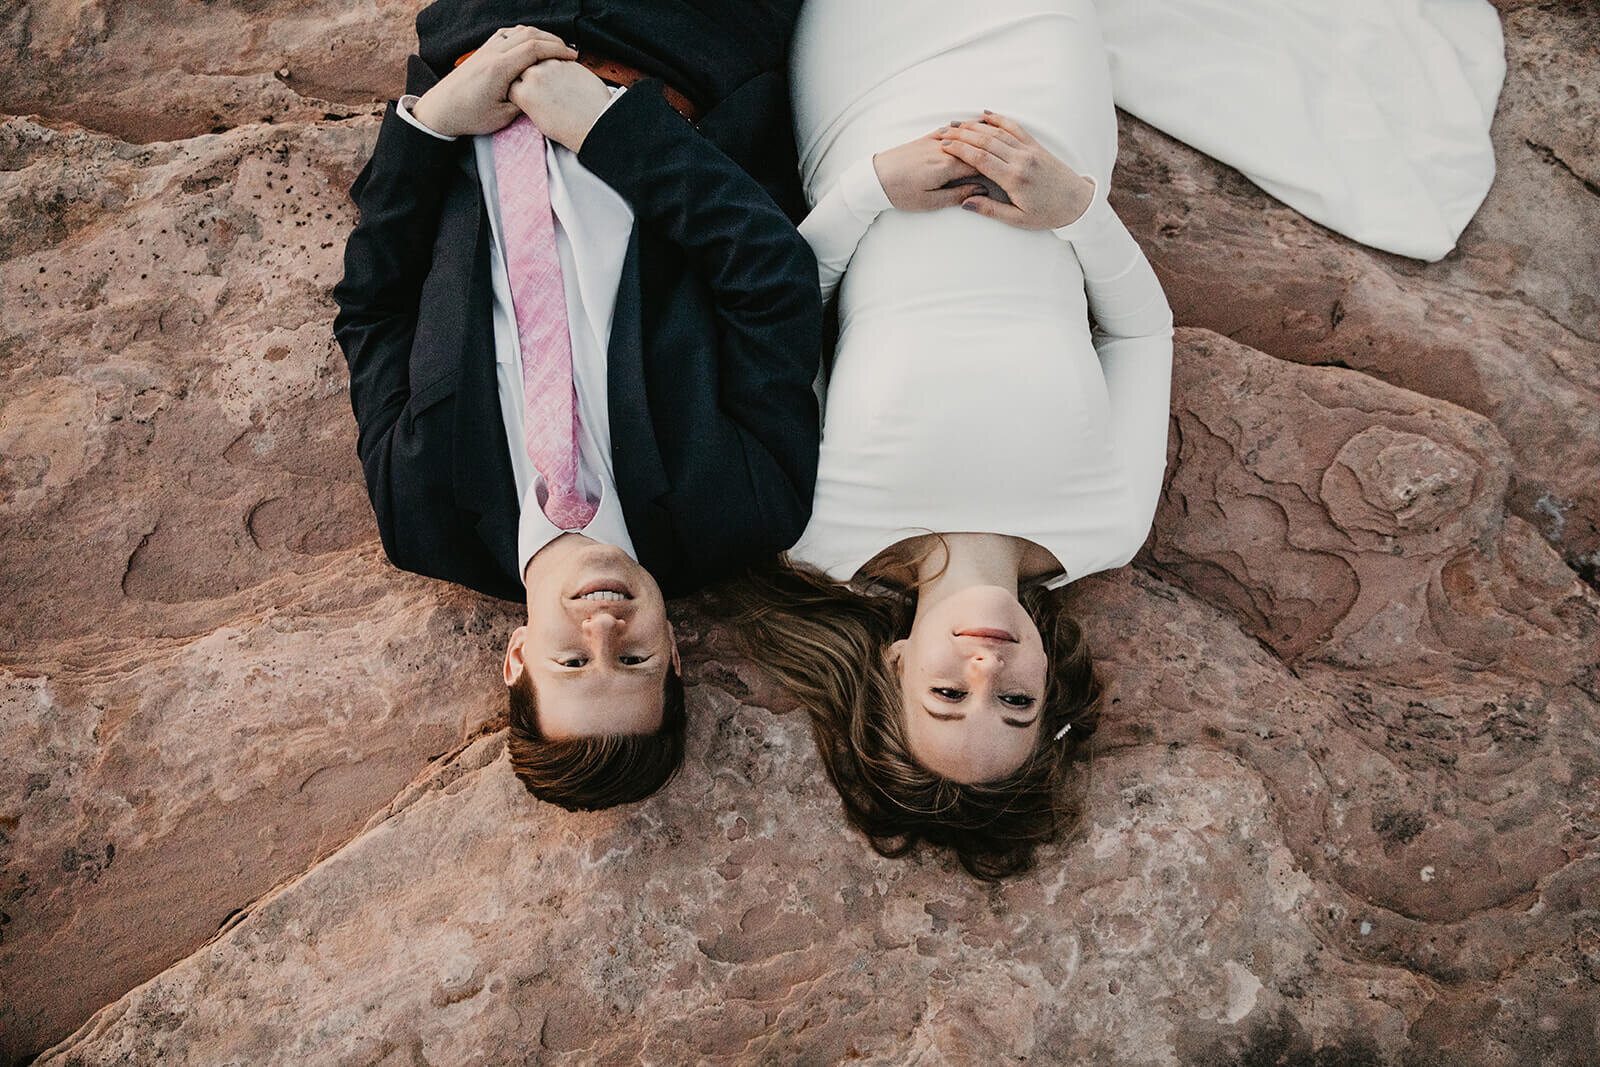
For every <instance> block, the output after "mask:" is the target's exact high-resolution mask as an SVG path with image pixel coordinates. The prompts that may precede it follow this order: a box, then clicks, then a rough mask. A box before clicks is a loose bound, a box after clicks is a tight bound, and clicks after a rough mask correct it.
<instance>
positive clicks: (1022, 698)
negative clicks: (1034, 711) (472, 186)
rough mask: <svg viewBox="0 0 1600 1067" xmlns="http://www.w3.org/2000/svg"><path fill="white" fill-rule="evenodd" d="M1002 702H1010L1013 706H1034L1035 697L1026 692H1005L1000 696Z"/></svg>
mask: <svg viewBox="0 0 1600 1067" xmlns="http://www.w3.org/2000/svg"><path fill="white" fill-rule="evenodd" d="M1000 702H1001V703H1002V704H1009V705H1011V706H1012V707H1013V708H1031V707H1033V698H1032V697H1031V696H1028V695H1027V694H1026V693H1005V694H1002V695H1001V697H1000Z"/></svg>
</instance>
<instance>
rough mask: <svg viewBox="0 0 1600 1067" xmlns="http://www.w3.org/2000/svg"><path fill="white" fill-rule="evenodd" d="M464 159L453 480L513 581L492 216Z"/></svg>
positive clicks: (516, 509) (459, 500) (512, 499)
mask: <svg viewBox="0 0 1600 1067" xmlns="http://www.w3.org/2000/svg"><path fill="white" fill-rule="evenodd" d="M466 160H467V163H466V167H467V169H468V170H469V171H470V172H471V173H472V178H473V180H472V187H473V193H474V198H473V203H474V204H475V205H476V210H475V211H473V212H471V213H470V218H469V225H470V230H468V229H467V228H466V227H463V230H465V231H466V232H470V233H472V234H473V235H474V236H473V238H472V240H473V244H474V247H473V253H472V260H471V263H472V266H471V272H470V275H469V276H468V278H467V285H466V287H465V292H464V294H463V295H464V298H465V299H464V300H463V302H462V314H461V329H460V333H459V338H460V340H459V353H460V361H461V378H460V381H459V382H458V384H457V386H456V402H455V434H454V436H455V448H454V455H453V457H452V462H453V468H452V481H453V483H454V486H455V497H456V505H457V506H458V507H460V508H461V509H462V510H464V511H468V512H472V513H474V514H476V515H477V516H478V522H477V531H478V536H479V537H481V538H482V539H483V542H484V544H486V545H488V546H489V550H490V552H492V553H493V554H494V557H495V559H497V560H499V561H501V563H502V564H503V565H504V566H505V567H506V569H507V572H508V573H509V574H511V575H513V576H516V574H517V564H516V560H517V520H518V516H519V514H520V511H521V506H522V505H521V502H520V501H519V500H518V499H517V483H516V476H515V475H514V474H513V473H512V470H511V456H510V454H509V452H508V451H507V448H508V445H507V443H506V428H505V420H504V419H503V418H502V417H501V415H500V387H499V383H498V381H497V380H496V377H495V356H494V330H493V326H492V322H493V290H492V286H491V284H490V281H489V218H488V215H487V214H486V213H485V211H484V208H483V194H482V191H481V188H480V187H479V186H478V183H477V170H476V168H475V167H474V166H473V164H472V163H471V160H472V155H471V153H468V154H467V155H466ZM463 235H464V236H465V233H464V234H463Z"/></svg>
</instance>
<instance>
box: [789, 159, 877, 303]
mask: <svg viewBox="0 0 1600 1067" xmlns="http://www.w3.org/2000/svg"><path fill="white" fill-rule="evenodd" d="M890 206H891V205H890V203H889V196H888V194H887V193H885V192H884V191H883V185H882V184H881V183H880V182H879V181H878V172H877V171H876V170H875V169H873V166H872V157H871V156H867V157H866V158H864V159H861V160H859V161H858V162H856V163H855V164H854V165H852V166H851V167H850V168H849V169H848V170H846V171H845V172H844V173H843V174H841V175H840V176H839V180H838V181H837V182H835V183H834V186H833V188H831V189H829V190H828V191H827V192H826V193H825V194H823V196H822V199H820V200H818V201H817V205H816V207H814V208H812V209H811V213H810V214H809V215H807V216H806V219H805V221H804V222H802V223H801V224H800V236H802V237H804V238H805V239H806V243H807V244H809V245H810V246H811V251H812V252H813V253H814V254H815V255H816V257H817V279H818V281H819V282H821V284H822V301H823V303H827V301H828V298H829V297H831V296H832V295H833V293H834V290H835V289H837V288H838V287H839V279H840V278H841V277H843V275H844V270H845V268H846V267H847V266H849V265H850V257H851V256H853V255H855V253H856V246H857V245H859V244H860V243H861V238H862V237H863V236H864V235H865V234H866V232H867V227H869V226H871V225H872V222H873V220H874V219H876V218H877V217H878V216H879V214H881V213H882V212H884V211H887V210H889V208H890Z"/></svg>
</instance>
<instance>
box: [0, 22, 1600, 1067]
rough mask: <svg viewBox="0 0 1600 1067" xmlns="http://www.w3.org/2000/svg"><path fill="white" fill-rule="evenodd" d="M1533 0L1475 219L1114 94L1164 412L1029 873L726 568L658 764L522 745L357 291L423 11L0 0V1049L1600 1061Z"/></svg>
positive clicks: (1583, 25)
mask: <svg viewBox="0 0 1600 1067" xmlns="http://www.w3.org/2000/svg"><path fill="white" fill-rule="evenodd" d="M1497 6H1498V7H1499V9H1500V11H1501V13H1502V16H1503V18H1504V21H1505V25H1506V32H1507V41H1508V57H1509V60H1510V62H1509V74H1508V83H1507V89H1506V92H1505V94H1504V96H1503V98H1502V103H1501V108H1500V113H1499V116H1498V118H1497V121H1496V126H1495V137H1496V145H1497V151H1498V155H1499V159H1500V177H1499V179H1498V180H1497V183H1496V185H1495V188H1494V189H1493V191H1492V192H1491V194H1490V197H1489V200H1488V202H1487V203H1486V205H1485V207H1484V210H1483V212H1482V213H1481V214H1480V216H1479V217H1478V219H1477V220H1475V222H1474V223H1473V225H1472V227H1471V228H1469V230H1468V231H1467V233H1466V235H1465V236H1464V238H1463V240H1462V243H1461V247H1460V249H1459V250H1458V251H1457V252H1456V253H1454V254H1452V255H1451V256H1450V257H1449V258H1447V259H1446V260H1445V261H1444V262H1442V263H1439V264H1432V265H1422V264H1416V263H1412V262H1409V261H1405V260H1400V259H1397V258H1395V257H1392V256H1387V255H1383V254H1381V253H1375V252H1371V251H1369V250H1366V249H1363V248H1360V247H1358V246H1355V245H1352V244H1351V243H1350V242H1348V241H1345V240H1343V239H1341V238H1339V237H1336V236H1334V235H1332V234H1330V233H1328V232H1327V231H1324V230H1322V229H1321V228H1319V227H1317V226H1315V225H1314V224H1312V223H1309V222H1307V221H1305V220H1304V219H1301V218H1300V217H1299V216H1297V215H1295V214H1294V213H1293V212H1291V211H1289V210H1288V209H1286V208H1283V207H1282V206H1280V205H1277V204H1275V203H1274V202H1273V201H1271V200H1270V199H1269V198H1267V197H1266V196H1265V195H1264V194H1262V193H1260V192H1259V191H1257V190H1255V189H1254V188H1253V187H1252V186H1250V185H1249V184H1248V183H1247V182H1245V181H1244V180H1243V179H1241V178H1240V177H1239V176H1238V175H1236V174H1234V173H1233V172H1231V171H1229V170H1227V169H1226V168H1223V167H1221V166H1219V165H1217V164H1215V163H1212V162H1210V161H1208V160H1206V159H1205V158H1203V157H1201V156H1199V155H1197V154H1196V153H1194V152H1192V151H1191V150H1189V149H1187V148H1185V147H1183V146H1181V145H1177V144H1175V143H1173V142H1171V141H1170V140H1168V139H1166V138H1164V137H1163V136H1161V135H1160V134H1159V133H1156V132H1155V131H1153V130H1151V129H1149V128H1148V127H1144V126H1142V125H1140V124H1139V123H1137V122H1135V121H1133V120H1131V119H1126V118H1125V119H1124V123H1123V152H1122V158H1121V164H1120V166H1119V173H1118V182H1119V185H1118V188H1117V189H1115V190H1114V191H1113V194H1112V197H1113V203H1114V205H1115V206H1116V207H1117V208H1118V210H1119V211H1120V212H1121V213H1122V214H1123V216H1124V218H1125V219H1127V220H1128V222H1129V225H1130V228H1132V229H1133V230H1134V232H1135V234H1136V235H1137V236H1138V237H1139V238H1140V240H1141V242H1142V243H1143V244H1144V246H1145V248H1146V249H1147V250H1148V251H1149V253H1150V255H1151V258H1152V260H1153V261H1154V262H1155V264H1156V266H1157V269H1158V271H1159V272H1160V273H1161V275H1162V277H1163V280H1164V281H1165V282H1166V284H1167V286H1168V291H1169V295H1170V296H1171V298H1172V301H1173V304H1174V308H1175V309H1176V312H1177V316H1178V320H1179V322H1180V324H1182V326H1183V327H1184V328H1182V329H1180V331H1179V337H1178V355H1177V363H1176V371H1175V382H1174V398H1173V422H1172V433H1171V438H1170V442H1169V447H1170V455H1171V458H1172V463H1171V465H1170V471H1169V481H1168V485H1167V487H1166V491H1165V494H1164V498H1163V503H1162V507H1161V510H1160V513H1159V515H1158V518H1157V523H1156V530H1155V533H1154V535H1153V537H1152V539H1151V542H1150V543H1149V545H1148V546H1147V548H1146V550H1145V552H1144V553H1143V554H1141V556H1140V558H1139V559H1138V560H1137V561H1136V563H1135V565H1134V566H1133V567H1132V568H1129V569H1127V570H1125V571H1122V572H1120V573H1117V574H1114V575H1108V576H1100V577H1096V578H1093V579H1089V580H1086V581H1084V582H1081V583H1078V584H1077V585H1075V586H1074V587H1072V591H1071V593H1070V595H1071V597H1072V601H1073V604H1074V607H1075V609H1076V610H1077V611H1078V612H1079V614H1080V615H1081V616H1082V617H1083V619H1084V621H1085V623H1086V625H1087V627H1088V628H1089V631H1090V634H1091V636H1092V639H1093V641H1094V645H1095V647H1096V650H1097V652H1098V654H1099V657H1100V660H1101V662H1102V664H1103V665H1104V670H1105V674H1106V676H1107V678H1108V680H1109V682H1110V692H1109V698H1108V701H1107V704H1106V708H1105V712H1104V718H1103V724H1102V727H1101V730H1100V732H1099V733H1098V734H1097V735H1096V740H1095V751H1094V755H1093V759H1092V760H1091V762H1090V763H1089V765H1088V767H1087V769H1086V771H1085V773H1084V774H1083V775H1082V776H1081V778H1080V780H1079V781H1078V782H1077V783H1076V786H1075V788H1076V790H1077V792H1078V793H1079V794H1080V800H1081V804H1082V806H1083V810H1084V813H1085V814H1084V819H1083V824H1082V827H1081V829H1080V831H1079V832H1078V833H1076V834H1075V835H1073V836H1072V837H1070V838H1068V839H1067V840H1064V841H1063V842H1061V843H1060V844H1059V845H1057V846H1055V847H1052V848H1050V849H1047V850H1045V852H1044V853H1043V854H1042V856H1041V860H1040V865H1039V868H1038V870H1036V871H1035V872H1033V873H1032V874H1030V875H1028V876H1026V877H1023V878H1020V879H1017V880H1014V881H1012V882H1010V883H1007V884H1004V885H1000V886H986V885H983V884H980V883H976V882H973V881H972V880H970V879H968V878H966V877H965V876H964V875H962V874H961V873H960V872H959V869H957V868H956V867H955V866H954V865H953V864H951V863H948V862H945V861H944V860H942V859H941V858H940V857H938V856H933V855H928V856H921V857H918V858H916V859H913V860H910V861H886V860H882V859H880V858H878V857H877V856H875V855H874V854H872V853H871V852H870V851H869V850H868V849H867V848H866V846H865V845H864V844H863V843H862V841H861V840H860V838H859V837H858V836H857V835H855V834H854V833H852V832H851V831H850V830H848V829H847V828H846V827H845V826H844V824H843V822H842V819H841V817H840V814H839V810H838V804H837V800H836V798H835V797H834V796H833V795H832V793H831V789H830V787H829V786H828V785H827V784H826V780H825V779H824V778H823V776H822V772H821V768H820V765H819V764H818V761H817V760H816V758H815V756H814V754H813V752H812V750H811V742H810V739H809V736H808V733H807V730H806V727H805V724H804V721H803V719H802V718H801V717H800V716H799V715H796V714H794V713H792V712H791V713H775V712H774V711H772V710H770V709H772V708H774V707H782V706H783V703H784V702H783V699H782V695H781V694H779V693H776V692H774V691H773V690H772V689H771V687H770V686H769V684H768V683H767V682H766V681H765V679H764V678H763V677H762V676H761V674H760V672H759V670H758V669H757V667H756V666H755V665H753V664H750V663H747V662H742V661H740V660H738V659H737V658H736V657H734V656H733V655H732V654H731V652H730V651H729V648H730V642H729V640H728V635H727V632H726V629H725V627H724V625H723V624H722V623H721V622H719V621H718V619H717V617H716V616H715V614H714V612H713V611H711V610H709V608H708V604H707V602H704V601H694V602H688V603H684V604H679V605H675V607H674V616H675V620H676V623H677V626H678V629H679V633H680V636H681V637H682V638H683V641H684V646H685V647H684V652H685V658H686V666H687V679H688V681H689V684H690V688H689V700H690V708H691V714H692V720H693V724H692V727H691V745H690V757H689V759H688V761H687V764H686V766H685V768H684V772H683V774H682V775H681V776H680V777H679V778H678V780H677V781H676V782H675V783H674V784H673V785H672V786H671V787H670V788H669V789H667V790H666V791H664V792H663V793H662V794H660V795H659V796H657V797H656V798H653V799H652V800H650V801H648V802H646V803H645V804H641V805H636V806H633V807H630V808H626V809H622V810H616V811H612V812H607V813H600V814H593V815H571V814H567V813H565V812H561V811H559V810H557V809H553V808H549V807H546V806H543V805H540V804H538V803H537V802H535V801H533V800H532V799H531V798H530V797H528V796H527V795H526V793H525V792H523V791H522V790H521V788H520V786H519V785H518V784H517V782H516V781H515V779H514V778H513V776H512V775H511V773H510V771H509V769H508V766H507V763H506V759H505V756H504V751H503V750H504V741H503V733H502V732H500V730H499V729H498V726H499V722H498V720H497V716H499V714H500V711H501V707H502V703H501V698H500V696H499V692H498V689H499V687H498V684H497V682H496V679H495V673H494V668H495V664H496V662H497V659H498V655H499V649H500V647H501V643H502V642H503V639H504V635H505V633H506V632H507V630H508V629H509V626H510V625H511V620H512V619H513V617H514V616H513V611H512V609H511V607H510V606H508V605H502V604H499V603H495V602H491V601H489V600H486V599H484V598H481V597H478V596H476V595H474V594H470V593H466V592H462V591H458V590H452V589H450V588H448V587H446V586H444V585H442V584H439V583H434V582H430V581H427V580H424V579H420V578H415V577H411V576H405V575H401V574H399V573H397V572H395V571H394V570H393V569H392V568H390V567H389V566H388V565H387V564H386V563H385V562H384V560H383V558H382V552H381V550H380V548H379V546H378V542H377V536H376V530H375V527H374V525H373V522H372V520H371V518H370V513H369V511H368V509H367V504H366V500H365V495H364V493H363V491H362V486H361V482H360V472H359V468H358V466H357V464H356V462H355V456H354V424H353V420H352V419H351V418H350V414H349V408H348V400H347V397H346V395H345V382H346V376H345V372H344V368H343V362H342V359H341V358H340V355H339V352H338V350H337V347H336V346H335V345H334V343H333V340H332V337H331V332H330V329H329V324H330V322H331V318H332V313H333V311H332V304H331V301H330V300H329V298H328V290H329V288H330V287H331V285H332V284H333V282H334V281H335V280H336V279H337V277H338V275H339V272H340V267H339V254H340V251H341V249H342V246H343V240H344V236H345V234H346V233H347V232H348V228H349V226H350V225H351V222H352V218H353V216H352V212H351V209H350V208H349V206H348V203H347V201H346V200H345V197H344V190H345V189H346V188H347V186H348V185H349V182H350V180H351V179H352V178H353V177H354V175H355V173H356V170H357V169H358V168H359V166H360V164H361V162H362V160H363V159H364V157H365V154H366V153H367V152H368V151H369V150H370V146H371V142H372V138H373V136H374V135H375V132H376V127H377V121H376V115H377V109H376V105H375V101H376V100H378V99H379V98H380V97H382V96H383V95H385V94H387V93H389V92H392V91H394V90H395V88H396V87H397V85H398V80H399V76H400V60H401V58H402V57H403V55H404V52H405V51H406V48H407V43H408V39H409V35H410V27H411V20H412V18H413V16H414V14H415V6H414V5H410V6H401V5H396V4H392V3H387V2H377V3H370V2H369V3H361V4H356V5H348V4H333V3H328V2H326V0H305V2H301V3H296V4H286V5H263V4H260V3H256V2H253V0H215V2H211V3H201V2H198V0H180V2H178V3H174V4H169V5H135V4H131V3H124V2H121V0H27V2H24V3H21V4H14V5H11V6H9V7H7V8H6V9H5V10H3V11H0V49H4V55H5V58H6V60H7V62H6V63H5V64H3V65H0V109H3V110H4V112H5V115H0V312H3V314H0V543H3V544H4V546H5V549H6V550H5V551H4V552H3V553H0V603H3V604H4V606H5V610H4V611H3V612H0V1062H20V1061H26V1060H27V1059H28V1058H30V1057H32V1056H35V1055H37V1054H39V1053H41V1052H43V1051H44V1050H46V1049H47V1048H49V1051H48V1052H47V1053H45V1055H43V1057H42V1059H41V1062H44V1063H63V1064H67V1063H71V1064H91V1063H93V1064H111V1063H146V1062H152V1061H154V1060H156V1059H158V1058H161V1059H164V1060H166V1061H171V1062H179V1063H196V1064H209V1063H221V1062H239V1063H257V1062H260V1063H326V1062H338V1063H385V1064H388V1063H417V1062H427V1063H436V1064H451V1063H468V1062H491V1063H492V1062H518V1061H523V1060H542V1061H552V1062H556V1061H560V1062H568V1061H571V1062H593V1061H600V1062H632V1061H635V1060H643V1061H648V1062H658V1063H675V1062H692V1061H696V1060H706V1061H712V1062H729V1063H734V1062H740V1063H742V1062H774V1063H777V1062H783V1063H787V1062H807V1063H810V1062H816V1063H823V1062H835V1061H839V1060H855V1059H859V1060H865V1061H867V1062H881V1063H900V1062H928V1063H936V1062H951V1063H966V1062H1011V1061H1019V1062H1020V1061H1029V1062H1044V1063H1053V1062H1062V1063H1080V1062H1103V1063H1136V1064H1233V1063H1255V1064H1300V1063H1317V1064H1324V1065H1332V1064H1377V1063H1382V1064H1417V1065H1428V1064H1445V1063H1450V1064H1453V1065H1454V1064H1524V1063H1528V1064H1532V1063H1538V1064H1553V1065H1569V1064H1570V1065H1578V1064H1588V1063H1593V1062H1597V1061H1600V1023H1597V1019H1600V844H1597V842H1600V799H1597V798H1600V672H1597V663H1600V597H1597V596H1596V593H1595V590H1594V587H1593V586H1594V583H1595V581H1596V579H1597V563H1600V414H1597V405H1600V261H1597V257H1600V191H1597V190H1600V186H1597V183H1600V170H1597V164H1596V160H1597V159H1600V153H1597V151H1596V148H1597V146H1596V142H1595V137H1596V135H1595V132H1594V125H1593V122H1592V116H1593V115H1594V114H1595V113H1596V112H1597V110H1600V13H1597V12H1596V11H1595V10H1594V9H1593V8H1592V6H1591V5H1588V4H1586V3H1579V2H1570V3H1559V2H1558V3H1524V2H1518V0H1501V2H1500V3H1498V4H1497ZM75 1030H76V1032H74V1031H75ZM57 1042H60V1043H59V1044H57ZM50 1046H54V1047H53V1048H50Z"/></svg>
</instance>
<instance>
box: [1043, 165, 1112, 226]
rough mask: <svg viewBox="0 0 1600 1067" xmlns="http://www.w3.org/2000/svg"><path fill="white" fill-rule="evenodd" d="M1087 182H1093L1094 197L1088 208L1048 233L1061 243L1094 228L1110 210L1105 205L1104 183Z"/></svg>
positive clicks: (1108, 206) (1092, 180) (1091, 179)
mask: <svg viewBox="0 0 1600 1067" xmlns="http://www.w3.org/2000/svg"><path fill="white" fill-rule="evenodd" d="M1089 180H1090V181H1091V182H1094V196H1093V197H1092V198H1091V199H1090V200H1089V206H1088V207H1086V208H1084V209H1083V214H1082V215H1079V216H1078V217H1077V218H1076V219H1074V220H1073V221H1071V222H1069V223H1067V224H1066V225H1065V226H1057V227H1056V228H1055V229H1053V230H1051V231H1050V232H1051V233H1053V234H1055V235H1056V236H1057V237H1059V238H1061V239H1062V240H1063V241H1071V240H1074V239H1075V238H1078V237H1082V236H1083V235H1084V234H1086V233H1088V232H1089V231H1090V230H1092V229H1093V228H1094V226H1095V223H1096V222H1097V221H1098V220H1099V218H1100V216H1101V215H1102V214H1104V213H1105V212H1107V211H1109V210H1111V208H1110V205H1108V204H1107V203H1106V194H1105V183H1103V182H1096V181H1095V180H1094V179H1093V178H1090V179H1089Z"/></svg>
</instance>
